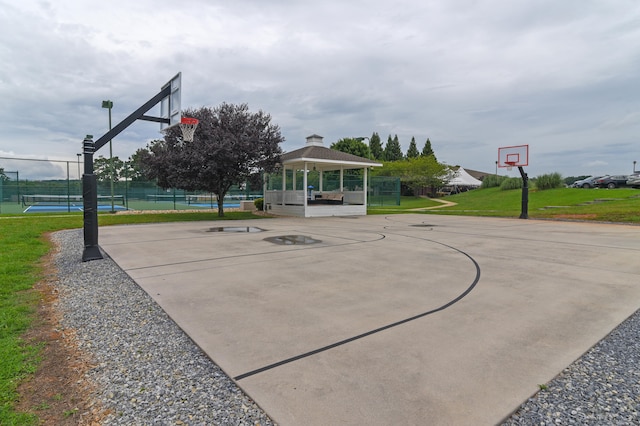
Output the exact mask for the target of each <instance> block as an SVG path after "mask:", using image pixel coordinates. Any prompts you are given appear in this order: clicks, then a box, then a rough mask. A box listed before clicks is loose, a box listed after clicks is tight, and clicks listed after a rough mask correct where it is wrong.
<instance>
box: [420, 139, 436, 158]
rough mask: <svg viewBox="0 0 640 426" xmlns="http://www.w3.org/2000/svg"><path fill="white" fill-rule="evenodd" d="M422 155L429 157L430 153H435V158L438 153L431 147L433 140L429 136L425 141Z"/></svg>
mask: <svg viewBox="0 0 640 426" xmlns="http://www.w3.org/2000/svg"><path fill="white" fill-rule="evenodd" d="M420 155H422V156H423V157H428V156H430V155H433V158H435V157H436V154H435V153H434V152H433V149H432V148H431V141H430V140H429V138H427V141H426V142H425V143H424V148H422V153H421V154H420Z"/></svg>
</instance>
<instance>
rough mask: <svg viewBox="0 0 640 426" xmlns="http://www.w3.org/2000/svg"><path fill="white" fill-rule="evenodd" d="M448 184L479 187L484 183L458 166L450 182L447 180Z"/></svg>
mask: <svg viewBox="0 0 640 426" xmlns="http://www.w3.org/2000/svg"><path fill="white" fill-rule="evenodd" d="M447 185H449V186H466V187H472V188H477V187H479V186H480V185H482V182H481V181H479V180H478V179H476V178H474V177H473V176H471V175H470V174H469V173H467V171H466V170H465V169H463V168H462V167H458V170H456V171H455V172H453V174H452V176H451V178H450V179H449V182H447Z"/></svg>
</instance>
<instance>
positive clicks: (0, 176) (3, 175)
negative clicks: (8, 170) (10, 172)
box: [0, 167, 9, 182]
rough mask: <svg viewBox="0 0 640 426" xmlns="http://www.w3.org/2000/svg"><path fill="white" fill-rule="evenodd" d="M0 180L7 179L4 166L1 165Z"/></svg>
mask: <svg viewBox="0 0 640 426" xmlns="http://www.w3.org/2000/svg"><path fill="white" fill-rule="evenodd" d="M0 180H2V181H5V182H6V181H8V180H9V176H7V175H5V174H4V168H2V167H0Z"/></svg>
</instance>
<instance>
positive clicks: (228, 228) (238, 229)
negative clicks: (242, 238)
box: [207, 226, 264, 232]
mask: <svg viewBox="0 0 640 426" xmlns="http://www.w3.org/2000/svg"><path fill="white" fill-rule="evenodd" d="M262 231H264V229H262V228H257V227H255V226H220V227H215V228H209V229H208V230H207V232H262Z"/></svg>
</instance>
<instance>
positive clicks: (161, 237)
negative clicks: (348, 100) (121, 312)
mask: <svg viewBox="0 0 640 426" xmlns="http://www.w3.org/2000/svg"><path fill="white" fill-rule="evenodd" d="M233 228H234V229H233V231H232V232H225V230H224V226H223V227H221V223H220V222H215V221H212V222H189V223H178V224H149V225H127V226H126V227H124V226H110V227H103V228H101V229H100V238H101V241H100V245H101V248H102V249H103V250H104V251H106V253H107V254H108V255H109V256H110V257H111V258H112V259H113V260H114V261H116V262H117V263H118V265H119V266H120V267H121V268H122V269H123V270H124V271H126V272H127V274H128V275H129V276H131V277H132V278H133V279H134V280H135V281H136V282H137V283H138V285H140V286H141V287H142V288H143V289H144V290H145V291H146V292H147V293H148V294H149V295H150V296H151V297H152V298H153V299H155V300H156V302H157V303H158V304H159V305H160V306H161V307H162V308H163V309H164V310H165V311H166V312H167V313H168V314H169V315H170V316H171V318H173V320H175V321H176V322H177V324H178V325H179V326H180V327H181V328H182V329H183V330H185V332H186V333H187V334H188V335H189V336H191V338H192V339H193V340H194V341H195V342H196V343H197V344H198V345H199V346H200V347H201V348H202V349H203V350H204V351H205V352H206V353H207V354H208V355H209V356H210V357H211V359H212V360H213V361H215V362H216V363H217V364H218V365H220V366H221V367H222V368H223V370H224V371H225V372H226V373H227V374H228V375H229V376H230V377H232V378H234V379H235V380H236V382H237V383H238V384H239V385H240V386H241V387H242V388H243V389H244V390H245V391H246V392H247V393H248V394H249V395H250V396H251V397H252V398H253V399H254V400H255V401H256V402H257V403H258V404H259V405H260V406H261V407H262V408H263V409H265V410H266V412H267V413H268V414H269V415H270V416H271V417H272V418H273V419H274V420H275V421H276V422H277V423H278V424H282V425H299V424H306V425H325V424H342V425H356V424H357V425H360V424H369V425H388V424H455V425H465V424H469V425H470V424H473V425H475V424H496V423H498V422H500V421H501V420H502V419H504V418H505V417H506V416H508V415H509V414H510V413H511V412H512V411H513V410H515V409H516V408H517V407H518V406H519V404H521V403H522V402H524V401H525V400H526V399H527V398H528V397H529V396H531V395H532V394H534V393H535V392H536V391H538V390H539V386H538V385H539V384H541V383H546V382H548V381H549V380H551V379H552V378H553V377H555V376H556V375H557V374H559V373H560V372H561V371H562V370H563V369H564V368H565V367H567V366H568V365H569V364H570V363H571V362H573V361H574V360H575V359H577V358H578V357H580V356H581V355H582V354H583V353H584V352H585V351H586V350H587V349H589V348H590V347H591V346H593V345H594V344H595V343H596V342H598V341H599V340H600V339H602V338H603V337H605V336H606V335H607V334H608V333H609V332H610V331H611V330H612V329H613V328H614V327H616V326H617V325H618V324H620V323H621V322H622V321H623V320H624V319H625V318H627V317H628V316H629V315H631V314H632V313H633V312H635V311H636V310H637V309H638V307H639V306H640V287H638V286H637V282H638V279H639V278H640V263H638V262H637V253H638V252H639V251H640V227H637V226H625V225H607V224H593V223H590V224H585V223H569V222H564V223H562V222H550V221H534V220H528V221H523V220H517V219H495V218H472V217H451V216H425V215H395V216H388V217H383V216H366V217H350V218H346V217H345V218H341V217H332V218H313V219H302V218H277V219H264V220H259V219H256V220H246V221H237V222H233ZM242 228H246V229H247V231H246V232H239V231H238V230H242ZM249 229H251V230H252V232H249V231H248V230H249ZM256 230H261V232H255V231H256ZM229 231H231V230H229ZM307 243H308V244H307Z"/></svg>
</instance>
